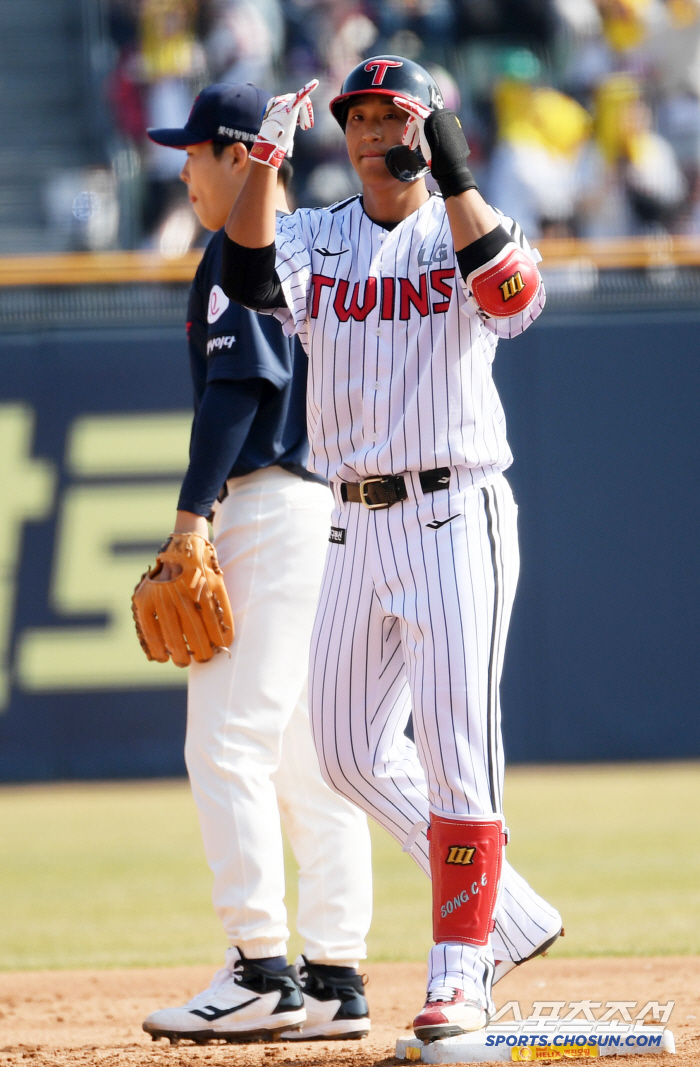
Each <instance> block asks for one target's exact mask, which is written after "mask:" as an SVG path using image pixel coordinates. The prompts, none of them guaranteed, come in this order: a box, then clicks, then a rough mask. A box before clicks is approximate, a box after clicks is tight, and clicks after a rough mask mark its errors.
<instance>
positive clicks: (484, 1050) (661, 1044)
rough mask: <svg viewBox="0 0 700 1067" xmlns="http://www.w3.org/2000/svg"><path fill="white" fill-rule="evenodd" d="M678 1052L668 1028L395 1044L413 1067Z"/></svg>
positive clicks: (560, 1030) (517, 1027)
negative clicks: (420, 1066) (426, 1064)
mask: <svg viewBox="0 0 700 1067" xmlns="http://www.w3.org/2000/svg"><path fill="white" fill-rule="evenodd" d="M675 1051H676V1043H675V1041H674V1039H673V1034H672V1033H671V1031H670V1030H667V1029H665V1028H664V1027H663V1026H653V1025H652V1026H644V1025H627V1026H625V1025H624V1024H617V1025H616V1024H614V1023H612V1024H611V1023H601V1024H596V1023H578V1024H577V1023H562V1024H561V1025H560V1026H558V1027H556V1028H554V1027H547V1029H546V1030H543V1028H542V1027H541V1026H539V1027H538V1026H533V1025H532V1024H530V1025H528V1023H527V1022H523V1023H503V1024H500V1025H498V1024H497V1025H495V1026H487V1027H486V1029H485V1030H477V1031H475V1032H474V1033H471V1034H459V1035H457V1036H456V1037H446V1038H444V1039H443V1040H442V1041H432V1042H430V1043H429V1044H423V1042H422V1041H420V1040H419V1039H418V1038H417V1037H400V1038H399V1039H398V1041H397V1042H396V1058H397V1059H398V1060H408V1061H413V1062H414V1063H489V1062H493V1061H500V1062H503V1061H509V1062H511V1063H535V1062H537V1061H538V1060H540V1061H541V1060H548V1061H550V1060H558V1059H597V1058H598V1057H599V1056H630V1055H635V1054H640V1053H643V1054H645V1055H648V1054H649V1053H651V1052H675Z"/></svg>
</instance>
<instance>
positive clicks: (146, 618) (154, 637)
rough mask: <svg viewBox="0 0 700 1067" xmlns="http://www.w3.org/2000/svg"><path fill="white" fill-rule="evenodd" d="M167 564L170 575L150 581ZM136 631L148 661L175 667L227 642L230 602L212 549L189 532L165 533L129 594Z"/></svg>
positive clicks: (230, 631)
mask: <svg viewBox="0 0 700 1067" xmlns="http://www.w3.org/2000/svg"><path fill="white" fill-rule="evenodd" d="M165 564H167V565H168V570H169V571H170V574H171V577H169V578H168V579H167V580H166V581H158V580H156V579H157V577H158V575H159V574H160V573H161V571H162V570H163V568H164V565H165ZM131 604H132V611H133V614H134V622H135V623H136V633H137V634H138V639H139V641H140V642H141V648H142V649H143V650H144V652H145V653H146V655H147V657H148V658H149V659H151V660H157V661H158V663H167V661H168V658H169V657H170V656H172V660H173V663H175V664H177V666H178V667H189V665H190V660H191V659H192V657H194V659H196V661H197V662H198V663H205V662H206V661H207V660H210V659H211V658H212V656H213V655H214V653H215V652H219V651H221V650H222V649H224V648H228V646H229V645H230V644H231V642H232V641H233V636H234V628H233V616H232V614H231V605H230V603H229V599H228V593H227V592H226V586H225V585H224V576H223V572H222V570H221V567H220V566H219V561H218V559H217V558H216V549H215V548H214V546H213V544H212V543H211V541H207V539H206V537H202V536H200V534H195V533H184V534H171V535H170V537H169V538H168V540H167V541H166V542H165V544H164V545H162V547H161V549H160V551H159V552H158V555H157V556H156V565H155V567H152V568H151V569H150V570H148V571H146V573H145V574H144V575H143V577H142V578H141V581H140V582H139V584H138V585H137V586H136V588H135V590H134V595H133V597H132V598H131Z"/></svg>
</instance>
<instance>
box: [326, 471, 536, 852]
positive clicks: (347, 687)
mask: <svg viewBox="0 0 700 1067" xmlns="http://www.w3.org/2000/svg"><path fill="white" fill-rule="evenodd" d="M416 481H417V479H416ZM450 515H452V516H455V518H454V519H453V520H452V521H451V522H450V523H448V524H446V525H444V526H442V527H440V529H438V530H431V529H428V528H427V523H428V522H431V521H433V520H435V519H438V521H439V520H440V519H443V518H447V517H448V516H450ZM332 522H333V525H334V526H341V527H344V528H345V529H346V543H345V545H342V546H340V545H337V546H336V545H331V546H330V548H329V553H328V560H327V565H326V572H325V575H324V581H323V587H322V592H321V602H320V605H319V610H318V614H317V618H316V625H315V629H314V635H313V639H312V674H311V682H310V685H311V709H312V712H311V713H312V725H313V730H314V734H315V739H316V743H317V746H318V748H319V756H320V760H321V764H322V769H323V770H324V773H325V774H326V776H327V778H328V780H329V781H330V782H331V784H332V785H333V786H334V788H336V789H338V790H339V791H340V792H342V793H345V795H347V796H349V797H350V799H352V800H355V802H356V803H360V804H361V806H363V807H365V808H366V810H369V811H370V812H371V814H372V815H374V817H375V818H376V819H377V820H378V821H379V822H381V823H382V824H383V825H384V826H386V828H387V829H388V830H389V832H390V833H392V834H393V835H394V836H395V837H396V838H397V839H398V840H399V841H401V842H403V840H404V839H405V837H406V835H407V833H408V831H409V830H410V828H411V826H412V825H413V823H415V822H417V821H418V820H419V819H422V818H425V817H426V799H427V800H428V801H429V803H430V804H431V805H432V806H433V807H434V808H435V809H436V810H438V811H444V812H451V813H456V814H464V815H467V814H471V815H484V814H490V813H492V812H494V811H496V812H499V811H500V810H501V791H502V776H503V751H502V746H501V741H500V715H499V705H498V685H499V681H500V674H501V669H502V665H503V652H504V645H505V633H506V630H507V626H508V620H509V616H510V610H511V606H512V601H513V595H514V591H515V584H516V581H517V567H518V553H517V535H516V508H515V505H514V503H513V499H512V495H511V494H510V490H509V488H508V485H507V483H506V482H505V480H504V479H503V478H502V477H496V478H495V479H494V480H493V481H492V483H491V484H489V486H488V487H487V488H485V489H484V491H481V490H476V489H474V488H469V489H466V490H464V491H462V492H459V491H456V492H452V491H443V492H440V493H435V494H428V495H426V496H423V495H422V493H421V492H420V489H418V491H417V493H416V494H415V497H414V498H413V499H409V500H407V501H405V502H403V503H402V504H400V505H395V506H394V507H392V508H389V509H388V510H386V511H378V512H368V511H367V510H366V509H365V508H363V507H361V505H357V504H344V505H341V506H340V507H338V508H336V511H335V512H334V515H333V519H332ZM494 546H496V548H494ZM411 708H412V710H413V723H414V732H415V738H416V745H415V747H414V746H413V745H412V744H411V742H409V741H408V740H407V739H406V738H405V737H404V736H403V728H404V726H405V723H406V720H407V717H408V714H409V710H410V709H411ZM426 790H427V795H426Z"/></svg>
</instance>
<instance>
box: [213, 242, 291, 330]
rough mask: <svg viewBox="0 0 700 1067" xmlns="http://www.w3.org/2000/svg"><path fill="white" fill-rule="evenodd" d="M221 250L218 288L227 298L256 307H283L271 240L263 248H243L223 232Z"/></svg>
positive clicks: (284, 304)
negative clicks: (219, 287) (219, 286)
mask: <svg viewBox="0 0 700 1067" xmlns="http://www.w3.org/2000/svg"><path fill="white" fill-rule="evenodd" d="M221 251H222V261H221V288H222V289H223V290H224V292H225V293H226V296H227V297H228V298H229V300H235V301H236V303H237V304H243V306H244V307H247V308H253V309H254V310H255V311H268V310H272V309H274V308H286V306H287V302H286V300H285V298H284V293H283V292H282V285H281V283H280V280H279V277H278V276H277V271H276V270H275V256H276V249H275V242H274V241H273V242H272V244H270V245H267V246H266V247H265V248H246V247H245V246H244V245H239V244H236V242H235V241H232V240H231V238H230V237H229V236H228V234H227V233H224V243H223V246H222V250H221Z"/></svg>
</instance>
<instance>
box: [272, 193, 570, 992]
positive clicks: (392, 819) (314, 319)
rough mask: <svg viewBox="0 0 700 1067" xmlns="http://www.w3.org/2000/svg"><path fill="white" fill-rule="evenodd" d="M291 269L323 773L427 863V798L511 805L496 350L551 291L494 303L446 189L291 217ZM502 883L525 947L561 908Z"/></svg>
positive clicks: (436, 962) (462, 961)
mask: <svg viewBox="0 0 700 1067" xmlns="http://www.w3.org/2000/svg"><path fill="white" fill-rule="evenodd" d="M501 222H502V224H503V225H504V226H505V227H506V228H508V229H509V230H511V233H512V235H513V237H514V239H515V240H516V241H518V240H519V241H520V243H521V244H522V245H523V247H525V248H527V245H526V243H525V242H524V239H523V238H522V233H521V231H520V229H519V227H518V226H517V224H516V223H514V222H513V221H512V220H510V219H507V218H505V217H503V218H502V219H501ZM277 273H278V276H279V278H280V281H281V283H282V287H283V291H284V295H285V299H286V302H287V305H288V309H283V310H282V311H279V312H277V313H276V314H277V315H278V317H279V318H280V319H281V321H282V322H283V325H284V327H285V330H286V331H287V332H289V333H292V332H297V333H298V334H299V336H300V339H301V341H302V344H303V345H304V347H305V349H306V351H307V353H308V355H309V359H310V369H309V385H308V411H307V413H308V420H309V438H310V442H311V459H310V466H311V467H312V469H313V470H315V471H317V472H318V473H319V474H322V475H323V476H324V477H326V478H328V479H329V481H331V482H332V484H333V487H334V494H335V502H336V507H335V511H334V513H333V518H332V524H333V531H332V535H331V541H332V543H331V544H330V546H329V551H328V556H327V561H326V569H325V575H324V580H323V588H322V593H321V600H320V604H319V608H318V612H317V616H316V623H315V629H314V636H313V640H312V651H311V671H310V687H311V693H310V699H311V715H312V727H313V731H314V740H315V743H316V746H317V750H318V753H319V759H320V763H321V768H322V772H323V774H324V777H325V778H326V779H327V781H328V782H329V783H330V784H331V785H332V786H333V787H334V788H335V789H336V790H337V791H338V792H340V793H342V794H344V795H345V796H347V797H349V798H350V799H351V800H353V801H354V802H355V803H357V804H358V805H360V806H361V807H362V808H364V809H365V810H366V811H367V812H368V813H369V814H371V815H372V816H373V817H374V818H375V819H377V820H378V822H380V823H381V824H382V825H383V826H385V827H386V829H387V830H388V831H389V832H390V833H391V834H393V836H394V837H395V838H397V840H398V841H400V842H401V843H402V844H403V843H404V842H406V840H407V838H408V839H409V841H410V840H414V841H415V844H414V853H413V854H414V856H415V858H416V860H417V862H418V863H419V864H420V865H421V867H422V868H423V869H424V870H425V871H426V873H428V874H429V873H430V869H429V863H428V845H427V840H426V836H425V829H424V826H425V823H426V822H427V820H428V818H429V811H430V809H431V808H432V810H433V811H435V812H436V813H445V814H450V813H451V814H461V815H465V814H469V815H490V814H492V813H498V812H500V811H501V803H502V783H503V750H502V744H501V731H500V706H499V681H500V676H501V669H502V664H503V655H504V649H505V639H506V633H507V629H508V623H509V619H510V614H511V607H512V603H513V597H514V594H515V586H516V582H517V574H518V545H517V532H516V513H517V509H516V506H515V504H514V502H513V497H512V494H511V491H510V488H509V486H508V483H507V482H506V481H505V479H504V477H503V474H502V472H503V471H504V470H505V469H506V468H507V467H508V466H509V465H510V463H511V462H512V456H511V452H510V449H509V447H508V443H507V440H506V430H505V418H504V414H503V409H502V407H501V403H500V400H499V397H498V394H497V392H496V388H495V386H494V383H493V378H492V374H491V364H492V361H493V358H494V355H495V351H496V345H497V342H498V338H499V336H500V337H502V336H506V337H512V336H515V335H516V334H519V333H521V332H522V331H523V330H525V329H526V328H527V327H528V326H529V325H530V323H531V322H532V320H533V319H534V318H536V317H537V315H539V313H540V311H541V310H542V307H543V305H544V291H543V289H541V290H540V292H539V294H538V296H537V298H536V299H535V301H534V302H533V303H532V304H531V305H530V307H529V308H528V309H527V310H526V311H525V312H523V313H521V314H518V315H517V316H515V317H513V318H510V319H501V320H494V319H487V318H485V317H484V316H483V313H481V312H480V309H479V308H478V307H477V305H476V303H475V301H474V299H473V297H472V296H471V294H470V292H469V290H468V289H467V288H466V285H465V283H464V282H463V281H462V279H461V276H460V272H459V267H458V265H457V261H456V256H455V251H454V245H453V241H452V235H451V231H450V227H449V223H448V219H447V215H446V212H445V205H444V201H443V199H442V197H441V196H439V195H433V196H431V197H430V199H429V200H428V201H427V202H426V203H425V204H424V205H423V206H422V207H421V208H419V210H418V211H416V212H414V213H413V214H412V215H410V216H409V217H408V218H406V219H404V220H403V221H402V222H400V223H398V224H397V225H396V227H395V228H393V229H391V230H386V229H384V228H383V227H382V226H380V225H378V224H376V223H374V222H372V220H371V219H370V218H369V217H368V216H367V215H366V214H365V213H364V210H363V207H362V201H361V199H360V198H359V197H354V198H351V199H350V200H348V201H345V202H343V203H341V204H338V205H335V206H334V207H331V208H327V209H322V210H299V211H296V212H294V213H293V214H291V215H288V216H284V217H283V218H282V219H280V221H279V225H278V235H277ZM435 468H448V469H449V474H450V480H449V488H448V489H442V490H440V491H434V492H424V491H423V488H422V485H421V480H420V477H419V472H421V471H423V472H425V471H431V470H433V469H435ZM389 474H394V475H404V477H405V480H406V487H407V494H408V495H407V499H405V500H403V501H400V502H398V503H396V504H394V505H393V506H392V507H390V508H388V509H386V510H377V511H370V510H368V509H366V508H365V507H363V506H362V504H359V503H344V502H343V498H342V496H341V492H340V482H341V481H345V482H353V483H357V482H359V481H361V480H362V479H363V478H366V477H370V476H373V475H389ZM411 711H412V712H413V722H414V730H415V738H416V742H415V745H414V744H413V743H412V742H411V741H409V740H408V739H407V738H406V737H405V736H404V727H405V725H406V722H407V719H408V716H409V713H410V712H411ZM420 824H423V828H421V825H420ZM502 887H503V888H502V894H501V898H500V903H499V906H498V909H497V912H496V915H495V919H496V927H495V930H494V932H493V934H492V936H491V950H493V952H494V953H495V958H496V959H500V960H507V959H515V960H520V959H523V958H525V957H526V956H527V955H529V954H530V953H531V952H532V950H533V948H534V947H535V946H536V945H537V944H539V943H541V942H542V940H543V939H544V936H545V931H547V930H549V929H550V928H551V927H552V926H553V924H556V923H557V921H558V915H557V913H556V912H555V911H554V909H553V908H551V907H550V906H549V905H547V904H546V903H545V902H544V901H543V900H542V899H541V898H540V897H538V896H537V895H536V894H535V893H534V892H533V891H532V890H531V889H530V887H529V886H528V885H527V883H525V882H524V881H523V879H521V878H520V876H519V875H517V874H516V872H515V871H514V870H513V869H512V868H511V867H509V866H508V865H507V864H506V865H505V867H504V875H503V879H502ZM485 956H486V958H487V959H492V958H493V957H492V956H491V955H490V951H489V950H487V951H486V953H485V954H484V952H483V951H481V952H480V951H479V950H477V949H476V948H474V947H472V946H467V945H449V946H447V945H444V944H443V945H438V946H436V948H434V949H433V950H432V953H431V961H430V974H431V976H433V978H434V979H435V981H441V980H444V978H445V975H448V977H449V978H450V980H451V981H452V983H453V984H454V985H457V986H458V987H459V984H460V982H465V983H467V984H468V983H469V982H470V981H472V980H473V979H475V976H477V975H483V971H484V966H483V962H484V957H485ZM487 966H488V963H487ZM462 988H467V986H466V985H463V986H462Z"/></svg>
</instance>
